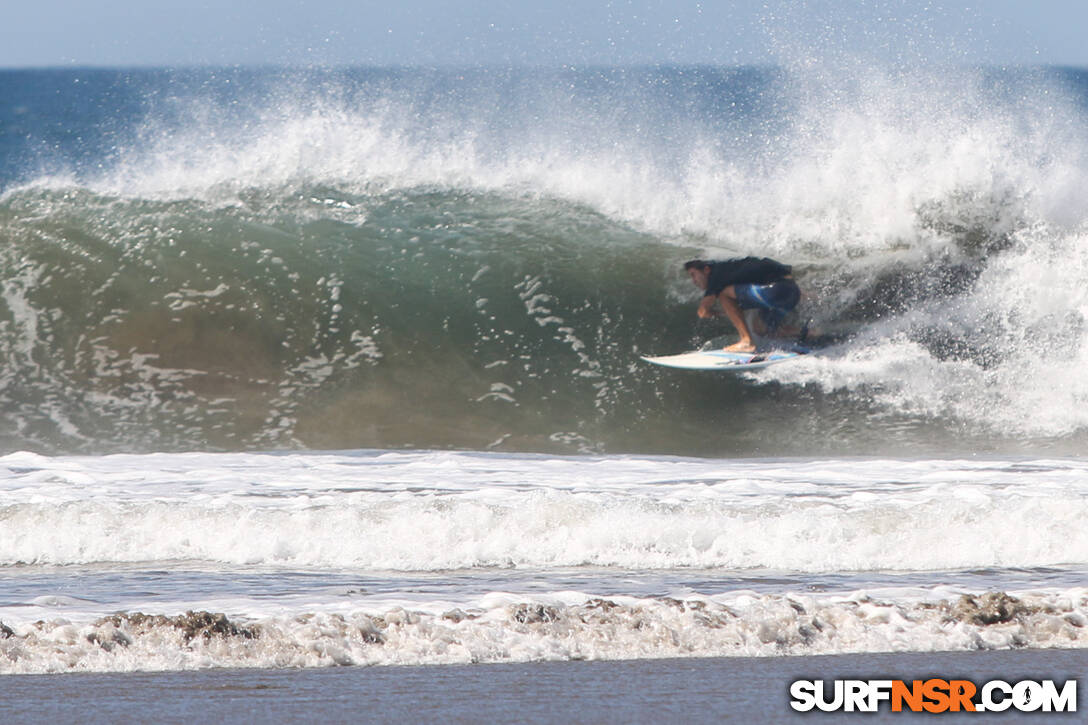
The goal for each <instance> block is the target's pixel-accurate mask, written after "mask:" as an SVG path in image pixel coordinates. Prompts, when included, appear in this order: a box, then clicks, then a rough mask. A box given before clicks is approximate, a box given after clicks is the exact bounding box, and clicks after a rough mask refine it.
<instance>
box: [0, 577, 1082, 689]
mask: <svg viewBox="0 0 1088 725" xmlns="http://www.w3.org/2000/svg"><path fill="white" fill-rule="evenodd" d="M446 607H448V608H446ZM341 609H342V611H327V610H326V611H299V612H295V613H291V614H281V615H278V616H257V617H252V616H250V617H246V616H244V615H231V616H229V617H227V616H223V615H213V614H210V613H204V612H196V613H193V612H189V613H184V614H183V613H180V612H177V613H173V612H171V613H168V614H163V615H156V614H152V615H150V616H149V615H147V614H144V613H122V614H119V615H113V616H109V617H101V618H97V619H95V620H93V621H76V620H70V619H67V618H63V619H62V618H54V619H51V620H49V621H37V622H30V621H27V622H24V623H16V624H14V626H11V625H5V629H0V673H5V674H11V673H44V672H71V671H131V670H182V669H197V668H206V667H325V666H332V665H418V664H452V663H482V662H525V661H534V660H572V659H578V660H583V659H636V658H657V657H710V656H769V655H801V654H804V655H812V654H828V653H844V652H889V651H935V650H976V649H998V648H1012V647H1083V646H1085V645H1086V644H1088V627H1086V625H1088V592H1086V591H1085V590H1084V589H1072V590H1064V591H1050V592H1023V593H1018V594H1016V595H1015V596H1009V595H1007V594H993V593H991V594H986V595H970V594H967V595H962V594H958V593H956V592H949V591H939V590H930V591H922V592H909V593H899V595H898V596H897V595H896V594H895V593H893V592H864V591H858V592H852V593H849V594H843V595H834V596H829V595H821V596H813V595H809V594H799V593H795V594H788V595H758V594H755V593H751V592H733V593H729V594H724V595H720V596H715V597H699V596H695V597H686V598H683V599H671V598H664V599H663V598H658V599H639V598H633V597H611V598H601V597H591V596H588V595H585V594H581V593H577V592H563V593H555V594H552V595H546V596H537V597H533V598H528V599H527V598H524V597H518V596H514V595H506V594H492V595H488V596H487V597H484V598H481V599H478V600H476V601H472V602H464V603H461V604H460V606H458V605H453V606H451V605H450V603H442V604H436V605H432V606H430V607H423V608H418V607H416V608H405V607H401V606H392V607H374V606H369V607H367V606H359V607H356V608H350V607H344V608H341Z"/></svg>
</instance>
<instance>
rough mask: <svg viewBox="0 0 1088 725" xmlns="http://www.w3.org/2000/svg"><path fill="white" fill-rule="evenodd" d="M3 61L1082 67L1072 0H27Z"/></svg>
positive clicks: (6, 34) (1078, 6)
mask: <svg viewBox="0 0 1088 725" xmlns="http://www.w3.org/2000/svg"><path fill="white" fill-rule="evenodd" d="M11 5H13V7H8V8H6V9H5V11H4V16H5V17H4V22H3V24H2V27H0V67H43V66H62V67H63V66H88V65H89V66H191V65H234V64H241V65H253V64H276V65H281V64H287V65H313V64H317V65H421V66H451V65H452V66H466V65H468V66H471V65H549V66H557V65H563V64H573V65H590V64H592V65H617V64H619V65H630V64H658V63H671V64H714V65H738V64H753V63H754V64H783V63H793V62H806V61H808V60H812V59H815V60H821V59H824V58H826V57H829V56H835V55H843V54H849V55H851V56H852V57H861V58H863V59H872V60H873V61H874V62H900V63H907V64H911V63H949V62H950V63H968V64H977V63H982V64H996V65H1037V64H1052V65H1077V66H1088V43H1086V42H1085V40H1084V29H1085V28H1086V27H1088V3H1086V2H1084V0H1079V1H1077V2H1074V1H1073V0H1033V1H1032V2H1027V0H979V1H978V2H977V3H960V2H939V1H937V0H934V1H932V2H925V1H924V0H839V1H834V0H792V1H790V0H765V1H760V2H754V1H752V2H747V1H737V2H713V1H712V0H703V1H702V2H693V1H690V0H611V1H610V2H608V1H595V0H581V1H574V0H521V1H513V0H477V1H474V2H467V1H464V0H460V1H459V0H384V1H382V2H377V1H375V0H321V1H320V2H316V1H309V0H308V1H303V0H234V1H232V2H227V1H221V2H215V1H209V0H186V1H181V0H97V1H96V2H86V0H34V1H33V2H19V3H12V4H11Z"/></svg>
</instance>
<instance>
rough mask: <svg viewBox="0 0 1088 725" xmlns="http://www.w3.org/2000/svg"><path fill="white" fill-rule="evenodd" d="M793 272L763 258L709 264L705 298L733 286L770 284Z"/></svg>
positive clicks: (786, 266)
mask: <svg viewBox="0 0 1088 725" xmlns="http://www.w3.org/2000/svg"><path fill="white" fill-rule="evenodd" d="M792 271H793V270H792V269H791V268H790V267H789V266H788V265H785V264H780V263H779V262H776V261H774V260H773V259H768V258H767V257H764V258H762V259H760V258H758V257H744V258H741V259H727V260H725V261H724V262H711V263H710V276H709V277H707V282H706V295H705V296H707V297H717V296H718V295H720V294H721V292H722V290H723V289H725V288H726V287H728V286H729V285H733V284H770V283H771V282H775V281H777V280H780V279H782V278H783V277H786V276H788V275H789V274H790V272H792Z"/></svg>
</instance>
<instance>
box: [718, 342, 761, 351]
mask: <svg viewBox="0 0 1088 725" xmlns="http://www.w3.org/2000/svg"><path fill="white" fill-rule="evenodd" d="M722 349H723V350H725V351H726V352H755V351H756V346H755V344H754V343H752V341H751V340H740V341H738V342H734V343H733V344H732V345H728V346H726V347H724V348H722Z"/></svg>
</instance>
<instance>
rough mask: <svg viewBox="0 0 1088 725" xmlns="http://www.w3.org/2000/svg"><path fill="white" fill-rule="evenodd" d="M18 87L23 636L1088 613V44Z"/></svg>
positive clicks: (4, 214) (15, 158)
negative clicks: (759, 268) (709, 299)
mask: <svg viewBox="0 0 1088 725" xmlns="http://www.w3.org/2000/svg"><path fill="white" fill-rule="evenodd" d="M0 89H3V93H2V94H0V98H2V99H3V100H2V101H0V410H2V412H3V415H2V417H0V672H2V673H8V674H15V673H20V674H29V673H54V672H72V671H84V672H111V671H131V670H184V669H201V668H208V667H325V666H330V665H345V664H360V665H363V664H366V665H391V664H397V665H406V664H408V665H411V664H416V665H418V664H436V665H451V664H459V663H482V662H492V663H493V662H528V661H537V660H583V659H643V658H668V657H720V656H744V657H756V656H772V655H813V654H839V653H850V652H904V651H915V652H929V651H939V650H975V649H1011V648H1024V647H1034V648H1051V647H1052V648H1082V647H1084V646H1085V641H1086V634H1085V627H1086V625H1088V588H1086V587H1085V585H1084V584H1085V572H1086V569H1088V535H1086V534H1085V533H1084V532H1083V527H1082V526H1081V525H1080V522H1082V521H1083V519H1084V515H1085V513H1088V511H1086V504H1085V500H1086V498H1085V495H1086V493H1088V468H1086V464H1085V461H1084V459H1083V450H1084V444H1085V441H1086V440H1088V413H1086V412H1085V410H1086V407H1085V405H1084V401H1085V399H1086V396H1088V374H1086V373H1085V372H1084V371H1085V369H1086V367H1085V363H1086V362H1088V326H1086V325H1085V319H1086V316H1088V293H1086V292H1085V289H1084V284H1083V280H1084V279H1085V277H1086V274H1088V243H1086V240H1088V227H1086V226H1085V223H1086V216H1085V206H1084V204H1083V189H1084V188H1088V184H1086V182H1088V153H1086V152H1088V147H1086V145H1085V143H1084V140H1083V139H1084V138H1088V136H1085V134H1084V131H1085V125H1086V122H1088V116H1086V114H1088V74H1085V73H1084V72H1082V71H1076V70H1065V69H998V68H952V69H939V70H926V69H921V70H912V71H909V72H908V71H897V72H893V71H887V70H885V71H881V70H874V69H864V70H858V69H857V68H852V69H850V71H849V72H846V71H844V70H843V69H842V68H838V69H835V70H828V69H823V70H820V69H812V68H807V69H806V68H654V69H646V68H598V69H577V68H558V69H554V70H529V69H522V70H500V69H472V70H464V71H458V70H441V71H437V70H435V71H429V70H422V69H420V70H407V69H404V70H388V69H385V70H383V69H346V70H312V71H301V70H280V69H202V70H179V71H159V70H135V71H108V70H90V69H86V70H85V69H73V70H57V71H34V70H26V71H4V72H0ZM747 254H758V255H760V256H764V255H765V256H771V257H774V258H776V259H780V260H781V261H783V262H786V263H788V264H791V265H793V268H794V271H795V275H796V277H797V279H798V282H799V284H800V286H801V287H802V289H803V291H804V294H805V297H804V299H803V301H802V304H801V307H800V314H801V315H802V317H803V320H802V321H809V322H810V324H811V327H812V328H813V329H816V330H819V331H820V332H822V334H823V339H822V341H820V342H818V347H817V349H816V351H815V353H814V354H812V355H809V356H807V357H806V358H805V359H802V360H800V361H797V362H791V363H789V364H783V365H779V366H775V367H773V368H769V369H767V370H764V371H761V372H758V373H753V374H748V375H729V376H721V375H714V374H692V373H685V372H677V371H668V370H661V369H655V368H652V367H650V366H647V365H645V364H643V363H642V362H640V360H639V357H640V356H641V355H645V354H667V353H672V352H680V351H683V350H686V349H691V348H693V347H695V346H697V345H699V344H702V343H703V342H705V341H706V340H708V339H717V338H722V337H723V336H727V335H728V333H729V329H728V327H726V326H723V325H722V324H720V323H714V322H699V321H697V320H696V317H695V314H694V313H695V306H696V303H697V300H698V297H697V291H696V290H695V289H694V288H692V287H691V285H690V283H689V282H688V281H687V279H686V277H685V275H684V274H683V272H682V269H681V266H682V264H683V262H684V261H685V260H687V259H690V258H692V257H697V256H698V257H709V258H714V257H719V258H723V257H729V256H738V255H747Z"/></svg>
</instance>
